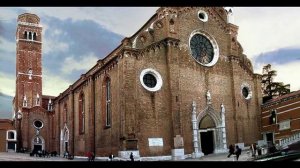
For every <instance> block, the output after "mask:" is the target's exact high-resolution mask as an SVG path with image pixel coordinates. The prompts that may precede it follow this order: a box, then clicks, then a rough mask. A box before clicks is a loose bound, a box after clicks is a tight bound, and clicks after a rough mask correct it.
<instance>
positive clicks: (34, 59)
mask: <svg viewBox="0 0 300 168" xmlns="http://www.w3.org/2000/svg"><path fill="white" fill-rule="evenodd" d="M39 22H40V18H39V17H38V16H37V15H35V14H30V13H24V14H22V15H19V17H18V25H17V31H16V43H17V46H16V96H15V106H16V109H17V110H18V109H21V108H22V107H23V108H24V107H25V108H32V107H34V106H40V105H41V96H42V26H41V25H40V24H39Z"/></svg>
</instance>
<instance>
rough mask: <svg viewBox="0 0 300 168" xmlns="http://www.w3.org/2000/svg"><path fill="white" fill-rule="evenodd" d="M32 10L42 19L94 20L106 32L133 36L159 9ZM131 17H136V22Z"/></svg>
mask: <svg viewBox="0 0 300 168" xmlns="http://www.w3.org/2000/svg"><path fill="white" fill-rule="evenodd" d="M23 9H25V10H28V8H27V7H23ZM30 9H31V11H32V12H33V13H36V14H37V15H38V16H40V17H41V18H43V17H45V16H53V17H56V18H59V19H60V20H67V19H70V18H72V21H83V20H92V21H94V22H96V23H98V24H100V25H102V27H103V28H105V29H106V30H109V31H111V32H114V33H116V34H119V35H122V36H131V35H133V34H134V33H135V32H136V31H138V29H139V28H140V27H141V26H143V25H144V24H145V22H146V21H147V20H148V19H150V17H152V15H154V14H155V12H156V10H157V9H158V7H84V8H73V7H67V8H65V7H58V8H57V7H56V8H52V7H46V8H42V9H41V8H30ZM130 16H134V21H133V20H132V17H130ZM125 27H127V28H125ZM128 27H130V28H128Z"/></svg>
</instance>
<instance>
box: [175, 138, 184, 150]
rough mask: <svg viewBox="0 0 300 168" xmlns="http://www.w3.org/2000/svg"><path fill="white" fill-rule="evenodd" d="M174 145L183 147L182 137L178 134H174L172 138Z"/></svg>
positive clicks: (176, 147)
mask: <svg viewBox="0 0 300 168" xmlns="http://www.w3.org/2000/svg"><path fill="white" fill-rule="evenodd" d="M174 147H175V149H178V148H183V138H182V137H181V136H180V135H176V137H175V138H174Z"/></svg>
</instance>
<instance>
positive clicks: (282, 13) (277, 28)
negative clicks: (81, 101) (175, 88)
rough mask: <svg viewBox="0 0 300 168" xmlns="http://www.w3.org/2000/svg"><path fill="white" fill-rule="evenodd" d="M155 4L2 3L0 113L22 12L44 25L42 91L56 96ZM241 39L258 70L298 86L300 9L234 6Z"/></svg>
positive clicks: (8, 91) (11, 78)
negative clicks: (269, 68)
mask: <svg viewBox="0 0 300 168" xmlns="http://www.w3.org/2000/svg"><path fill="white" fill-rule="evenodd" d="M157 9H158V8H157V7H110V8H109V7H89V8H87V7H82V8H77V7H76V8H75V7H68V8H57V7H47V8H44V7H43V8H41V7H39V8H37V7H32V8H28V7H22V8H16V7H14V8H8V7H0V117H2V118H10V116H11V115H10V114H11V110H12V103H11V102H12V97H13V96H14V95H15V65H16V62H15V61H16V41H15V32H16V26H17V17H18V15H20V14H22V13H24V12H30V13H34V14H37V15H38V16H39V17H40V19H41V25H42V26H43V46H42V47H43V54H42V57H43V59H42V60H43V62H42V64H43V94H44V95H53V96H57V95H59V93H61V92H63V91H64V90H65V89H67V88H68V86H69V85H71V84H72V83H74V81H76V80H77V79H78V78H79V77H80V74H82V73H85V72H86V71H87V70H89V69H90V68H91V67H92V66H94V65H95V64H96V62H97V60H98V59H100V58H103V57H105V56H106V55H107V54H109V53H110V52H111V51H112V50H113V49H115V48H116V47H117V46H118V45H119V44H120V43H121V40H122V39H123V38H124V37H130V36H131V35H133V34H134V33H135V32H136V31H137V30H138V29H139V28H140V27H141V26H143V25H144V24H145V22H146V21H148V20H149V19H150V17H151V16H152V15H153V14H154V13H155V11H156V10H157ZM233 12H234V22H235V24H236V25H237V26H239V32H238V41H239V42H240V43H241V45H242V47H243V49H244V54H246V55H247V57H248V58H249V59H250V60H251V61H252V64H253V66H254V72H255V73H260V74H261V73H262V66H263V65H265V64H268V63H270V64H271V65H272V67H273V69H275V70H277V74H278V75H277V77H276V78H275V81H282V82H284V83H285V84H288V83H289V84H291V91H295V90H299V89H300V80H299V79H298V77H299V75H298V74H297V72H298V71H299V69H300V68H299V67H300V40H299V39H300V33H299V32H300V19H298V17H300V8H297V7H296V8H291V7H289V8H281V7H280V8H271V7H268V8H262V7H251V8H249V7H235V8H233Z"/></svg>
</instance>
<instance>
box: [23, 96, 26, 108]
mask: <svg viewBox="0 0 300 168" xmlns="http://www.w3.org/2000/svg"><path fill="white" fill-rule="evenodd" d="M23 107H27V98H26V95H25V96H24V98H23Z"/></svg>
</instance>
